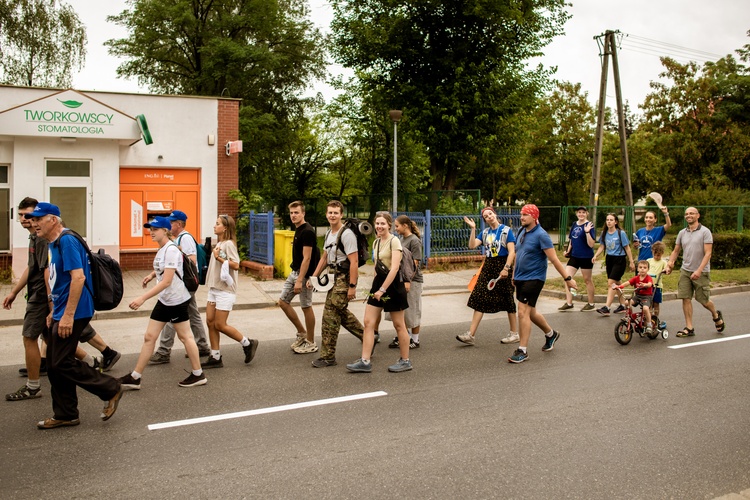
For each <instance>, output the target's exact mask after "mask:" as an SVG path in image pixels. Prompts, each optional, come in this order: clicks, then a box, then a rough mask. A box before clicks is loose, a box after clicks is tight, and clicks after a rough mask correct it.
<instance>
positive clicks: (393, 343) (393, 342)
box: [388, 337, 398, 349]
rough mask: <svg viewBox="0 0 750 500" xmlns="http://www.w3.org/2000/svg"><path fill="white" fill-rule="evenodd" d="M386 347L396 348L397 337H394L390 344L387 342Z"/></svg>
mask: <svg viewBox="0 0 750 500" xmlns="http://www.w3.org/2000/svg"><path fill="white" fill-rule="evenodd" d="M388 347H389V348H391V349H398V337H396V338H394V339H393V340H392V341H391V343H390V344H388Z"/></svg>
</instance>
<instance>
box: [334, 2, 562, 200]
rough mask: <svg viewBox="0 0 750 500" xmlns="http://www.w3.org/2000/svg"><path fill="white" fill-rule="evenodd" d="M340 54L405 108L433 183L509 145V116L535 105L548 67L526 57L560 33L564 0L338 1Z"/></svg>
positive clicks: (448, 185)
mask: <svg viewBox="0 0 750 500" xmlns="http://www.w3.org/2000/svg"><path fill="white" fill-rule="evenodd" d="M331 3H332V6H333V9H334V20H333V22H332V25H331V29H332V31H333V41H334V48H333V52H334V56H335V59H336V60H337V61H338V62H340V63H341V64H343V65H344V66H345V67H349V68H354V69H355V70H356V74H357V77H358V78H360V80H361V81H362V84H363V88H364V89H365V91H367V92H368V93H369V92H372V93H376V94H378V95H379V96H381V99H382V100H383V101H384V102H385V103H387V104H388V105H387V106H384V108H383V109H384V110H387V109H401V110H403V111H404V121H408V122H409V123H410V125H409V126H410V130H411V131H412V134H413V137H414V139H415V140H418V141H420V142H422V143H423V144H424V145H425V147H426V150H427V152H428V155H429V158H430V175H431V177H432V188H433V189H436V190H438V189H453V188H455V187H456V183H457V179H458V177H459V174H460V172H461V169H462V166H463V165H465V164H466V163H467V162H468V161H470V160H471V159H472V158H473V157H481V156H483V155H486V153H487V152H488V151H490V150H492V149H494V148H498V147H500V148H503V147H513V146H514V142H513V137H512V136H511V135H508V134H506V131H505V130H504V129H503V128H502V126H501V125H502V123H503V120H504V119H505V118H507V117H510V116H512V115H514V114H516V113H518V112H520V111H522V110H524V109H526V108H528V107H529V106H531V105H532V104H533V102H534V97H535V96H536V95H537V94H538V93H539V91H540V90H541V89H543V88H544V86H545V84H546V82H547V77H548V74H549V72H548V71H546V70H544V69H543V68H541V67H537V68H535V69H531V70H529V69H527V68H526V65H525V62H526V61H527V60H528V59H529V58H531V57H534V56H537V55H539V54H540V49H541V48H542V47H544V46H545V45H546V44H547V43H549V42H550V41H551V39H552V37H554V36H555V35H557V34H559V33H561V30H562V25H563V23H564V22H565V20H566V19H567V18H568V15H567V13H566V12H565V11H564V8H565V5H566V4H565V2H564V1H563V0H528V1H524V2H517V1H514V0H430V1H423V0H400V1H395V0H333V1H332V2H331Z"/></svg>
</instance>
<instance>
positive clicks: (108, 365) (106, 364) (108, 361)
mask: <svg viewBox="0 0 750 500" xmlns="http://www.w3.org/2000/svg"><path fill="white" fill-rule="evenodd" d="M121 356H122V354H120V353H119V352H117V351H112V355H110V356H102V371H103V372H108V371H110V370H111V369H112V367H113V366H115V363H117V362H118V361H120V357H121Z"/></svg>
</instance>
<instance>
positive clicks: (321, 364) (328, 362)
mask: <svg viewBox="0 0 750 500" xmlns="http://www.w3.org/2000/svg"><path fill="white" fill-rule="evenodd" d="M312 365H313V366H314V367H315V368H326V367H328V366H336V358H333V359H324V358H318V359H316V360H315V361H313V362H312Z"/></svg>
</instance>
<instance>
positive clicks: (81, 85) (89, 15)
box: [67, 0, 750, 111]
mask: <svg viewBox="0 0 750 500" xmlns="http://www.w3.org/2000/svg"><path fill="white" fill-rule="evenodd" d="M67 1H68V3H69V4H71V5H72V6H73V8H75V10H76V11H77V12H78V15H79V16H80V18H81V20H82V21H83V23H84V24H85V25H86V28H87V31H88V42H89V45H88V51H87V57H86V67H85V68H84V69H83V71H81V73H80V74H78V75H77V76H76V77H75V78H74V81H73V84H74V87H75V88H76V89H79V90H102V91H118V92H147V90H146V89H145V88H141V87H139V86H138V84H137V82H135V81H128V80H123V79H118V78H117V75H116V69H117V66H118V64H119V63H120V62H121V61H119V60H118V59H115V58H113V57H111V56H109V55H108V54H107V50H106V48H105V47H104V46H103V43H104V41H105V40H107V39H110V38H123V37H125V36H127V33H126V32H125V31H124V30H123V29H121V28H120V27H118V26H115V25H113V24H111V23H108V22H107V21H106V17H107V16H108V15H111V14H116V13H119V12H120V11H122V10H123V9H124V8H125V6H126V3H125V0H106V1H102V0H67ZM308 1H309V2H310V7H311V9H312V16H313V21H314V22H315V23H316V24H317V25H318V26H320V27H321V29H323V30H327V29H328V25H329V23H330V21H331V18H332V16H333V14H332V11H331V9H330V8H329V6H328V3H327V2H326V0H308ZM572 3H573V6H572V7H570V9H569V11H570V13H571V14H572V16H573V17H572V18H571V19H570V20H569V21H568V23H567V24H566V25H565V34H564V35H563V36H560V37H558V38H556V39H555V41H554V42H553V43H552V44H551V45H549V46H548V47H546V49H545V56H544V57H543V58H542V59H541V61H542V63H543V64H545V65H546V66H557V68H558V71H557V74H556V77H557V78H558V79H560V80H567V81H571V82H580V83H581V84H582V86H583V90H584V91H586V92H588V95H589V101H591V102H592V103H594V102H595V101H596V100H597V99H598V94H599V81H600V78H601V62H600V58H599V48H598V46H597V43H596V41H595V40H594V39H593V37H594V36H596V35H599V34H601V33H603V32H604V31H605V30H608V29H611V30H620V31H621V32H623V33H624V34H628V35H631V36H627V37H624V38H623V41H622V46H621V49H620V50H619V51H618V54H619V62H620V76H621V80H622V91H623V99H624V100H628V101H629V102H630V104H631V108H632V109H633V110H634V111H635V110H636V109H635V108H636V106H637V105H638V104H641V103H642V102H643V100H644V98H645V96H646V94H647V93H648V92H649V82H650V81H652V80H656V79H657V78H658V75H659V73H660V72H661V64H660V62H659V55H669V56H673V57H674V58H676V59H677V60H678V61H680V62H686V61H687V60H689V59H690V60H696V61H699V62H701V63H702V62H704V61H706V60H715V59H717V58H718V57H722V56H724V55H726V54H728V53H733V52H734V51H735V50H736V49H738V48H740V47H742V46H743V45H745V44H748V43H750V39H749V38H748V37H747V35H746V33H747V31H748V30H749V29H750V0H714V1H712V2H707V1H706V0H628V1H622V0H573V2H572ZM331 71H332V72H335V73H339V72H341V71H342V70H341V68H337V67H332V68H331ZM611 71H612V70H611V65H610V78H609V88H608V91H607V104H608V105H609V106H610V107H614V106H615V100H614V86H613V83H612V77H611V75H612V73H611ZM317 91H320V92H322V93H323V95H324V96H325V97H326V99H327V100H329V99H330V98H331V97H332V96H334V95H335V94H334V91H333V90H332V89H331V88H330V87H328V86H327V85H325V84H324V83H322V82H319V83H318V84H316V86H315V87H314V89H311V90H310V93H311V94H312V93H315V92H317Z"/></svg>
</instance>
